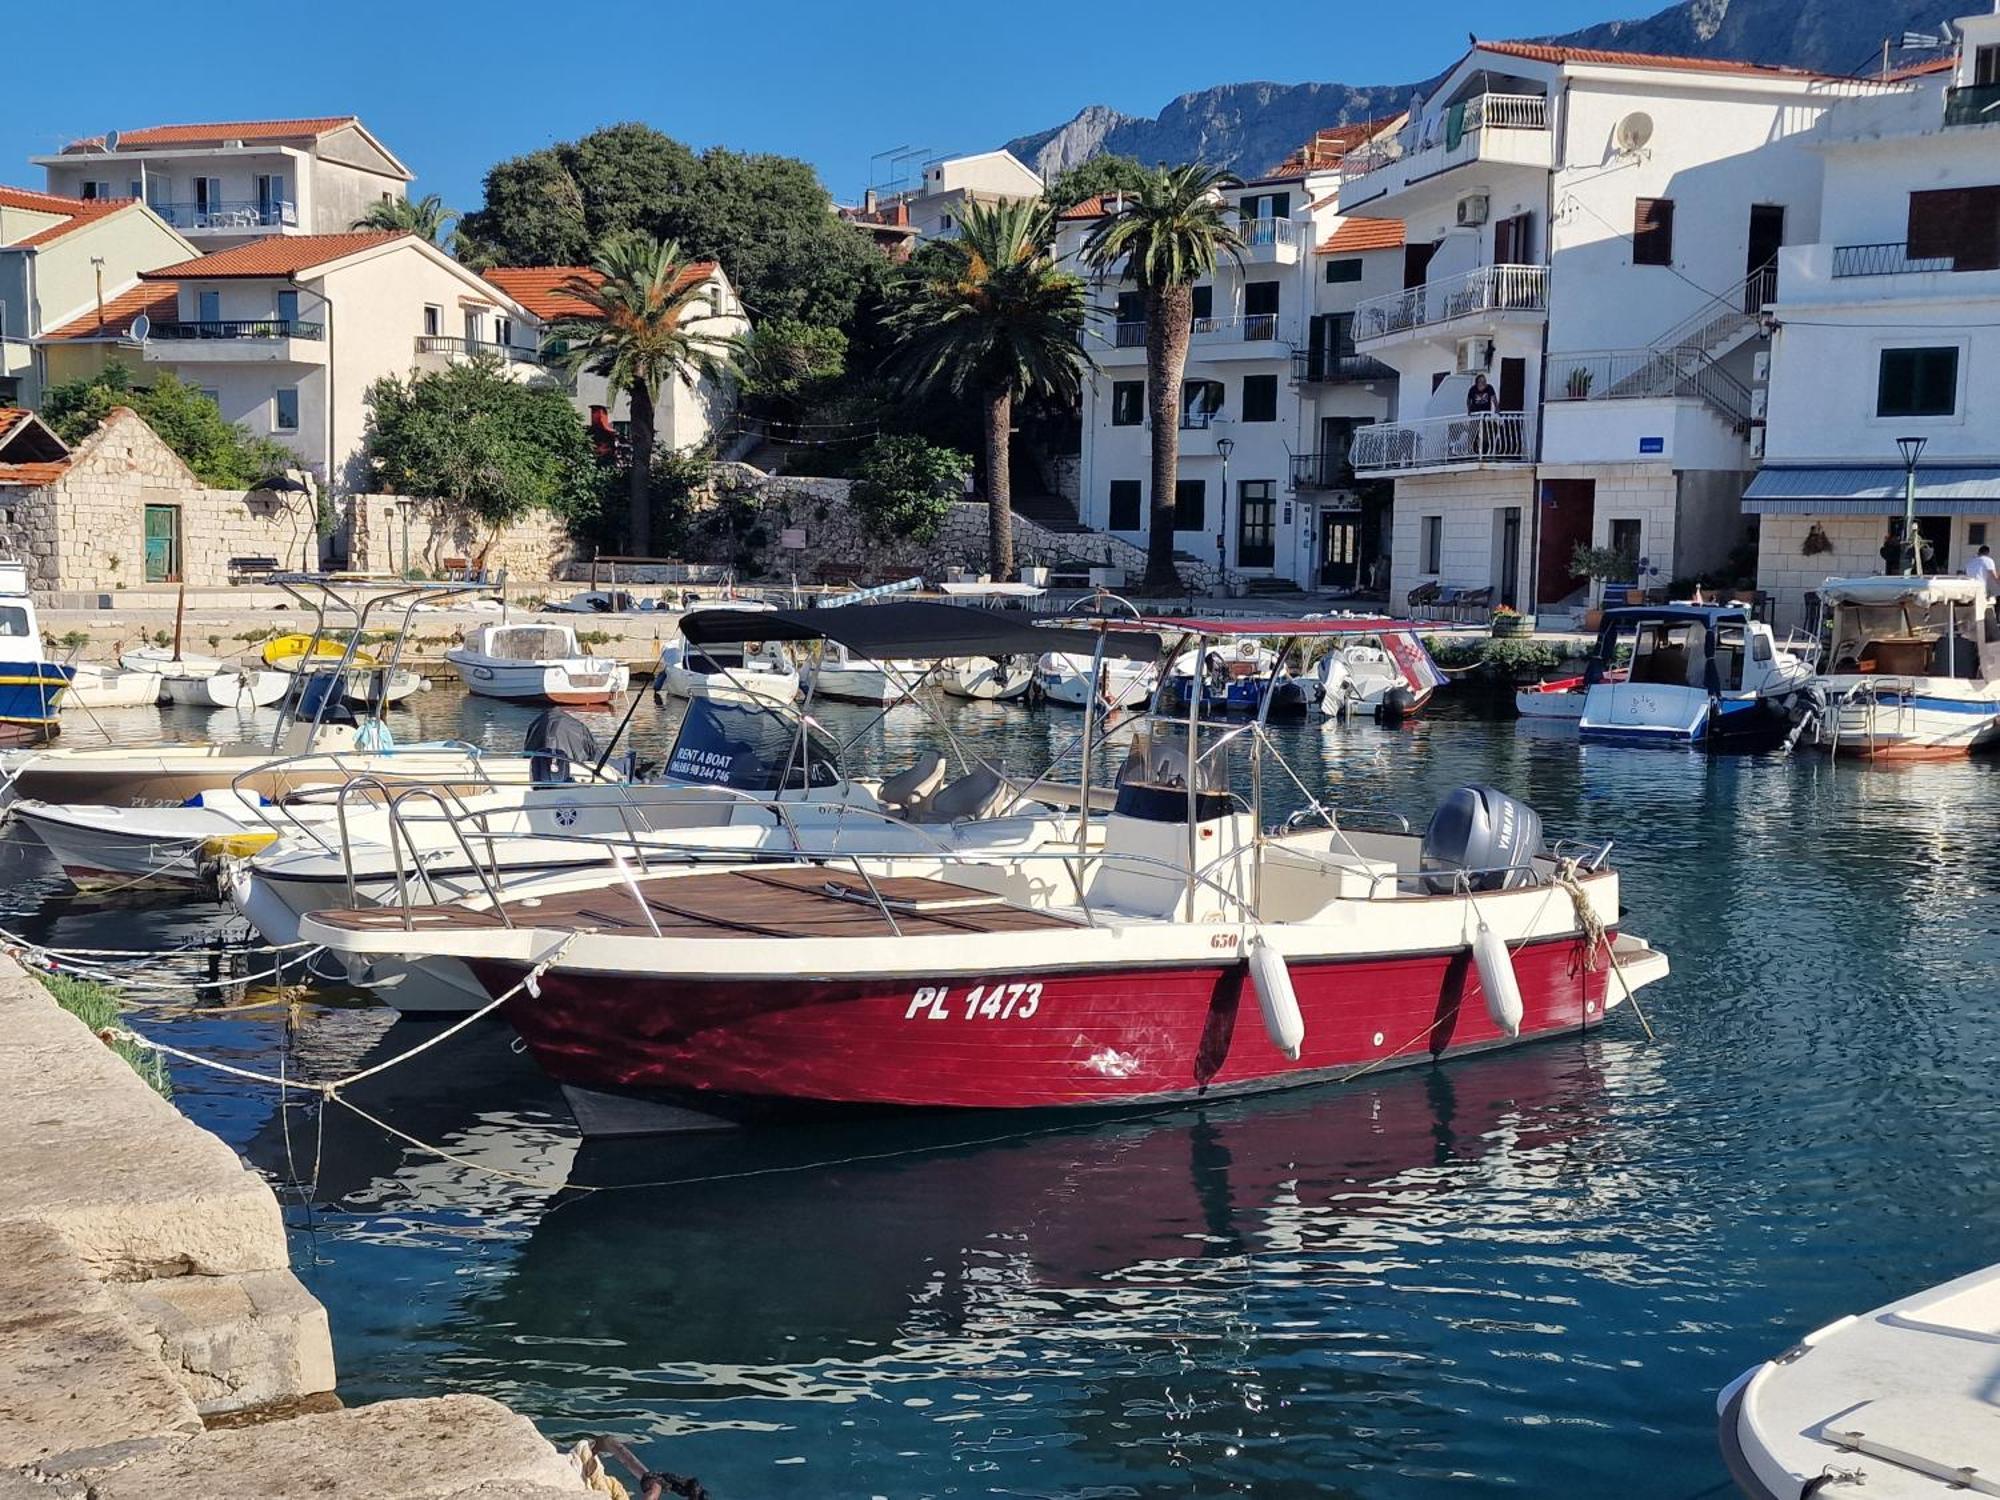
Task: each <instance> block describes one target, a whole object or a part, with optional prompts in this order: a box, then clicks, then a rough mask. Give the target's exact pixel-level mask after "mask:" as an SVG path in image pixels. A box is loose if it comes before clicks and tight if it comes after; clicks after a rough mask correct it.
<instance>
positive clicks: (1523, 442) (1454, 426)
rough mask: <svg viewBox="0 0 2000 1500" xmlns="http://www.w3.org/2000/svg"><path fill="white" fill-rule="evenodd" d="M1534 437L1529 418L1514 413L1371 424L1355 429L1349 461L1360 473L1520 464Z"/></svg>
mask: <svg viewBox="0 0 2000 1500" xmlns="http://www.w3.org/2000/svg"><path fill="white" fill-rule="evenodd" d="M1533 437H1534V427H1533V425H1532V423H1531V422H1530V419H1529V417H1528V414H1527V413H1525V412H1518V411H1503V412H1480V413H1477V414H1468V415H1466V416H1462V417H1420V418H1418V419H1417V420H1416V421H1414V422H1371V423H1369V424H1368V425H1367V426H1365V427H1357V428H1355V429H1354V448H1353V460H1352V461H1353V464H1354V467H1355V468H1356V469H1357V470H1360V471H1368V470H1375V469H1425V468H1435V467H1438V466H1440V465H1443V464H1465V463H1519V462H1524V461H1526V460H1528V459H1530V458H1532V457H1533V456H1534V454H1533V451H1532V449H1533V442H1532V439H1533Z"/></svg>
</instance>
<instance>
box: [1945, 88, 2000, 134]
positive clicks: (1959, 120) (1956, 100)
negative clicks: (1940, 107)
mask: <svg viewBox="0 0 2000 1500" xmlns="http://www.w3.org/2000/svg"><path fill="white" fill-rule="evenodd" d="M1944 122H1945V124H1947V125H2000V83H1969V84H1966V85H1965V86H1964V87H1962V88H1955V89H1946V90H1945V95H1944Z"/></svg>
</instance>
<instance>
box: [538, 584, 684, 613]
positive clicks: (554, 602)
mask: <svg viewBox="0 0 2000 1500" xmlns="http://www.w3.org/2000/svg"><path fill="white" fill-rule="evenodd" d="M542 608H543V609H544V610H546V611H548V612H550V613H552V614H564V615H630V614H638V615H645V614H652V613H654V612H655V611H657V610H663V609H665V608H667V605H665V604H663V603H662V602H661V601H660V600H658V599H652V598H647V597H644V596H640V595H635V594H633V593H632V592H631V591H630V590H628V589H585V590H584V591H583V592H582V593H580V594H571V595H570V596H569V597H568V598H567V599H551V600H549V602H548V603H547V604H544V605H543V606H542Z"/></svg>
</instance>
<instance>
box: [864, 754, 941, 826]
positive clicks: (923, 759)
mask: <svg viewBox="0 0 2000 1500" xmlns="http://www.w3.org/2000/svg"><path fill="white" fill-rule="evenodd" d="M943 782H944V756H943V755H942V754H941V753H940V752H938V751H936V750H926V751H925V752H924V753H923V754H922V755H919V756H918V757H917V758H916V760H915V761H913V762H912V763H911V764H910V766H909V767H908V769H906V770H902V771H898V772H897V773H896V774H895V775H894V776H891V777H889V778H887V779H886V780H885V781H884V782H883V783H882V790H881V792H880V793H879V795H880V797H881V799H882V805H883V806H884V807H886V808H888V809H889V811H890V812H892V813H894V814H895V815H896V816H898V817H901V818H908V817H913V816H915V815H916V813H917V812H919V811H920V810H921V809H922V808H923V806H924V804H925V803H926V802H927V801H928V800H929V799H930V795H931V793H933V792H935V791H936V790H937V789H938V787H939V786H940V785H942V784H943Z"/></svg>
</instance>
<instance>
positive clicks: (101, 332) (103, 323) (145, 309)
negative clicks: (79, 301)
mask: <svg viewBox="0 0 2000 1500" xmlns="http://www.w3.org/2000/svg"><path fill="white" fill-rule="evenodd" d="M177 296H178V292H177V291H176V289H175V288H173V287H170V286H169V287H162V286H159V285H157V284H156V283H153V282H149V281H141V282H139V283H137V284H136V285H134V286H130V287H127V288H126V289H125V290H124V291H122V292H120V293H119V294H118V295H117V296H115V297H113V298H112V299H111V300H110V301H109V302H107V303H105V304H104V313H103V316H102V317H101V318H100V317H99V315H98V311H97V309H96V308H94V307H93V308H92V309H91V310H90V311H89V312H87V313H85V314H84V315H83V316H82V317H80V318H72V319H70V320H69V322H67V323H65V324H63V325H62V326H61V327H60V328H51V329H50V330H49V331H48V332H47V333H45V334H43V335H42V337H43V338H44V339H94V338H123V337H125V336H126V335H127V334H129V333H130V332H131V331H132V320H133V319H134V318H136V317H138V316H139V314H140V313H144V314H145V315H146V316H147V317H148V318H151V319H152V320H153V321H154V322H155V323H171V322H173V321H174V319H175V318H176V316H177V315H178V313H179V309H178V308H177V307H176V306H175V299H176V297H177Z"/></svg>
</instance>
